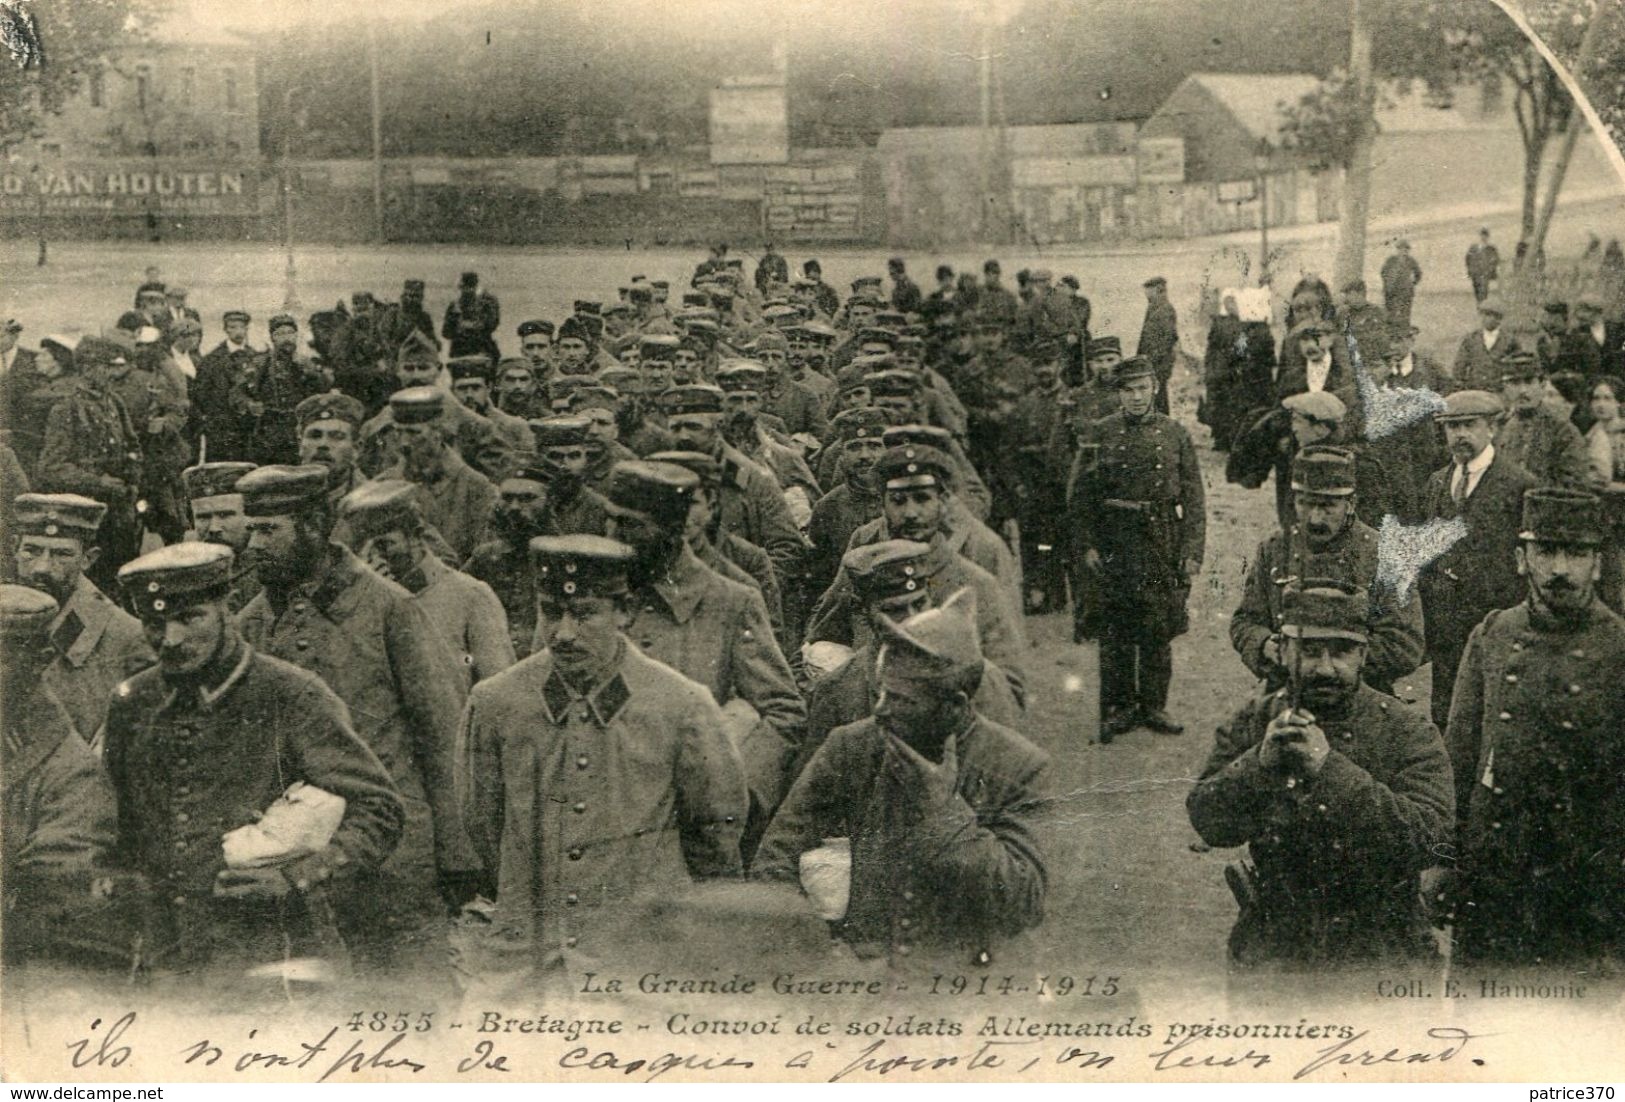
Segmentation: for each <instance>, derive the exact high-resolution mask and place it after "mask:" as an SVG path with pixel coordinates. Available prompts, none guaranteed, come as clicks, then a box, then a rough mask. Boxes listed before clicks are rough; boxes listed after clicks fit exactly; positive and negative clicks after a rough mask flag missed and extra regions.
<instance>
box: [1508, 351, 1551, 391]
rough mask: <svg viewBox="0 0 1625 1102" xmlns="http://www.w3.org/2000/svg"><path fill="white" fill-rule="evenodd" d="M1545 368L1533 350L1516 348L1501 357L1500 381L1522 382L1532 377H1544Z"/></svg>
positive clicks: (1532, 378)
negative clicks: (1527, 350)
mask: <svg viewBox="0 0 1625 1102" xmlns="http://www.w3.org/2000/svg"><path fill="white" fill-rule="evenodd" d="M1545 377H1546V368H1545V367H1544V366H1543V365H1542V364H1541V362H1540V357H1539V356H1537V355H1535V354H1534V353H1533V352H1525V351H1523V350H1521V349H1520V350H1518V351H1516V352H1508V353H1507V354H1506V355H1505V356H1502V357H1501V381H1502V382H1503V383H1522V382H1529V381H1531V380H1534V379H1544V378H1545Z"/></svg>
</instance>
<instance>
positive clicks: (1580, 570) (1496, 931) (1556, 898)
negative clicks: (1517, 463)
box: [1443, 487, 1625, 970]
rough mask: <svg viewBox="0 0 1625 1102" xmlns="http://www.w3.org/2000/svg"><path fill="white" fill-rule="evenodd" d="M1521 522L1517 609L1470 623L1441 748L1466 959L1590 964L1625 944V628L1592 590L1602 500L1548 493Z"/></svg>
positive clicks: (1461, 954)
mask: <svg viewBox="0 0 1625 1102" xmlns="http://www.w3.org/2000/svg"><path fill="white" fill-rule="evenodd" d="M1521 521H1522V523H1521V524H1520V525H1519V526H1518V529H1519V530H1518V533H1517V536H1518V540H1519V543H1518V546H1517V548H1516V549H1515V553H1516V556H1517V567H1518V573H1519V574H1520V575H1521V576H1522V579H1523V581H1524V583H1525V585H1526V595H1525V597H1524V599H1523V600H1522V601H1520V602H1519V603H1517V604H1515V605H1513V606H1512V607H1510V608H1506V609H1501V610H1496V611H1492V612H1490V613H1489V615H1487V616H1486V617H1485V618H1484V620H1483V621H1482V622H1481V623H1479V624H1478V626H1477V627H1475V628H1474V629H1473V632H1472V634H1471V635H1470V636H1469V637H1468V640H1467V645H1466V648H1465V651H1464V652H1463V655H1462V659H1461V663H1460V665H1459V667H1458V670H1457V674H1456V684H1455V692H1454V694H1453V696H1452V701H1451V708H1450V722H1449V727H1448V730H1447V732H1446V742H1447V743H1448V744H1449V748H1450V759H1451V762H1452V764H1453V765H1454V767H1455V791H1456V826H1457V839H1456V840H1457V846H1458V856H1457V861H1456V868H1455V870H1454V872H1453V874H1452V875H1451V876H1449V877H1447V878H1446V883H1445V884H1444V885H1443V892H1444V895H1445V899H1446V902H1447V903H1450V904H1453V909H1454V918H1455V945H1456V954H1457V959H1459V960H1460V961H1462V962H1463V963H1464V964H1469V965H1477V966H1480V967H1502V968H1504V967H1508V966H1519V965H1521V966H1536V965H1539V966H1544V967H1548V968H1553V967H1561V968H1565V969H1582V970H1583V969H1587V968H1594V967H1596V966H1597V965H1598V964H1599V963H1600V962H1603V961H1607V960H1611V959H1617V958H1618V955H1619V953H1620V951H1621V950H1622V949H1625V925H1622V923H1621V915H1622V914H1625V813H1622V810H1621V804H1620V800H1619V791H1620V785H1621V784H1622V783H1625V681H1621V679H1620V677H1619V671H1620V670H1621V669H1625V622H1622V621H1621V620H1620V618H1619V617H1618V616H1617V615H1615V614H1614V613H1613V612H1612V611H1611V610H1610V609H1609V608H1608V607H1607V606H1606V605H1604V604H1602V602H1601V601H1600V600H1599V599H1598V597H1597V590H1596V586H1597V581H1598V577H1599V574H1600V568H1599V559H1598V555H1599V549H1600V547H1601V546H1602V544H1603V535H1604V519H1603V514H1602V509H1601V505H1600V503H1599V502H1598V500H1597V499H1596V497H1594V496H1593V495H1592V494H1590V493H1587V492H1584V491H1577V490H1574V489H1572V488H1565V487H1539V488H1535V489H1530V490H1526V491H1525V492H1524V495H1523V514H1522V517H1521Z"/></svg>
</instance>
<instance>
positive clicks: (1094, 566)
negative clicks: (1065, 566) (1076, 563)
mask: <svg viewBox="0 0 1625 1102" xmlns="http://www.w3.org/2000/svg"><path fill="white" fill-rule="evenodd" d="M1083 565H1084V566H1085V567H1087V568H1088V570H1089V572H1090V573H1091V574H1099V573H1100V552H1099V551H1096V550H1095V549H1094V548H1093V547H1091V548H1089V550H1087V551H1085V552H1084V553H1083Z"/></svg>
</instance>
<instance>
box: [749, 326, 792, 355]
mask: <svg viewBox="0 0 1625 1102" xmlns="http://www.w3.org/2000/svg"><path fill="white" fill-rule="evenodd" d="M750 347H751V350H752V351H754V352H789V351H790V341H789V338H787V337H786V336H785V335H784V334H783V333H781V332H779V331H778V330H777V329H769V330H768V331H767V332H765V333H763V334H762V335H761V336H759V337H757V338H756V340H755V341H754V342H753V343H752V344H751V346H750Z"/></svg>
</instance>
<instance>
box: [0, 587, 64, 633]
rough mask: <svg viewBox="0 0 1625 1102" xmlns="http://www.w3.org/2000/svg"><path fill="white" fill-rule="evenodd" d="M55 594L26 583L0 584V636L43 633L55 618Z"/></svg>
mask: <svg viewBox="0 0 1625 1102" xmlns="http://www.w3.org/2000/svg"><path fill="white" fill-rule="evenodd" d="M57 608H58V606H57V603H56V598H55V597H52V596H51V595H50V594H49V593H41V592H40V591H39V590H37V589H30V588H29V587H28V586H26V585H0V640H4V641H6V642H12V641H27V640H33V639H39V638H41V637H43V636H44V634H45V629H46V628H48V627H50V626H51V621H52V620H55V619H56V614H57Z"/></svg>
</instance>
